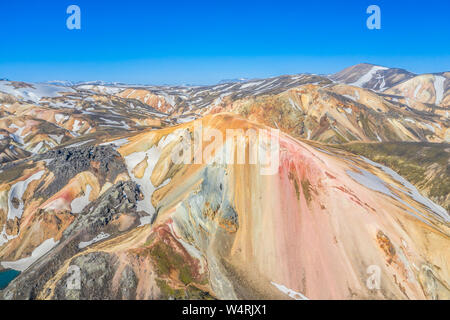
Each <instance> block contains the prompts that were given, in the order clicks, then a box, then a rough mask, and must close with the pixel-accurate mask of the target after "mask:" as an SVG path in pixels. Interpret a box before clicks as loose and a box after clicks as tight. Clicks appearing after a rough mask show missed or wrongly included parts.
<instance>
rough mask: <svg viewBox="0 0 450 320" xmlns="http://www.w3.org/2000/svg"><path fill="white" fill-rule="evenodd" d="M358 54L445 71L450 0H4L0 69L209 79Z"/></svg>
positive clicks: (305, 67) (319, 64) (352, 60)
mask: <svg viewBox="0 0 450 320" xmlns="http://www.w3.org/2000/svg"><path fill="white" fill-rule="evenodd" d="M71 4H76V5H78V6H79V7H80V8H81V30H68V29H67V27H66V19H67V17H68V16H69V15H68V14H67V13H66V9H67V7H68V6H69V5H71ZM371 4H377V5H378V6H380V8H381V30H369V29H367V27H366V20H367V17H368V16H369V15H368V14H366V8H367V7H368V6H369V5H371ZM360 62H370V63H374V64H381V65H385V66H388V67H400V68H405V69H408V70H410V71H412V72H416V73H426V72H439V71H449V70H450V1H448V0H426V1H424V0H421V1H415V0H395V1H392V0H390V1H385V0H369V1H366V0H359V1H353V0H335V1H324V0H322V1H314V0H308V1H302V0H295V1H286V0H272V1H264V0H258V1H253V0H252V1H249V0H248V1H245V0H241V1H235V0H207V1H196V0H190V1H167V0H159V1H152V0H147V1H144V0H140V1H138V0H123V1H113V0H109V1H93V0H89V1H88V0H70V1H65V0H57V1H42V0H41V1H32V0H29V1H25V0H2V1H0V78H2V77H6V78H9V79H12V80H24V81H48V80H56V79H58V80H74V81H80V80H106V81H121V82H127V83H148V84H150V83H152V84H164V83H169V84H182V83H190V84H209V83H215V82H217V81H219V80H221V79H230V78H237V77H246V78H258V77H269V76H275V75H280V74H294V73H302V72H310V73H317V74H321V73H334V72H336V71H339V70H341V69H343V68H345V67H347V66H350V65H353V64H357V63H360Z"/></svg>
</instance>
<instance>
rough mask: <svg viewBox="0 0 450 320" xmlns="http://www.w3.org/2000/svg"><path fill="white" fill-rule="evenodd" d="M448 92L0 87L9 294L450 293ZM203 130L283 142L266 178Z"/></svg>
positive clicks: (361, 82) (309, 78)
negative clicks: (11, 274)
mask: <svg viewBox="0 0 450 320" xmlns="http://www.w3.org/2000/svg"><path fill="white" fill-rule="evenodd" d="M382 77H383V78H382ZM439 77H443V78H445V79H444V81H442V79H441V78H439ZM375 80H377V81H378V82H376V81H375ZM383 80H384V81H383ZM380 81H381V82H380ZM448 82H449V81H448V73H442V74H440V75H419V76H416V75H413V74H411V73H409V72H407V71H404V70H401V69H387V68H384V67H378V66H372V65H358V66H354V67H351V68H349V69H346V70H344V71H342V72H340V73H338V74H336V75H333V76H330V77H325V76H316V75H295V76H281V77H276V78H270V79H260V80H249V81H246V82H229V83H228V82H227V83H221V84H218V85H215V86H207V87H182V86H179V87H156V86H126V85H117V84H116V85H107V84H103V83H102V84H78V85H66V86H57V85H54V84H29V83H23V82H11V81H1V82H0V92H2V93H0V95H1V96H0V115H1V118H0V130H1V131H0V134H1V136H0V137H1V144H0V152H1V153H0V161H1V163H2V165H1V166H0V271H1V270H6V269H14V270H18V271H21V273H20V275H19V276H17V277H16V278H15V279H14V280H13V281H11V282H10V283H9V285H8V287H6V288H5V289H4V290H2V291H0V298H3V299H169V298H176V299H236V298H237V299H450V265H449V261H450V250H449V247H450V216H449V214H448V211H447V208H448V205H449V197H448V193H449V192H446V191H445V190H447V189H446V188H447V187H446V186H445V185H446V184H447V186H448V183H447V182H448V177H449V173H448V170H449V169H448V168H449V163H450V161H449V157H450V145H449V144H448V141H449V138H450V135H449V129H448V128H449V120H448V109H449V104H448V101H447V100H448V97H449V90H448ZM441 83H442V86H441ZM381 84H383V85H381ZM419 86H420V87H419ZM418 87H419V89H417V88H418ZM441 88H442V89H443V90H441ZM411 90H414V91H417V92H413V93H412V95H411ZM200 126H201V128H202V129H203V130H204V132H205V130H206V132H208V130H210V131H211V132H215V133H216V134H218V136H223V137H226V135H227V131H229V130H232V129H233V130H235V132H236V131H237V132H239V131H238V130H241V132H243V133H245V132H249V131H251V130H253V131H254V132H260V131H264V132H269V133H270V135H271V136H272V137H273V136H277V137H278V138H277V141H278V147H277V148H275V152H276V155H277V157H276V158H277V161H275V162H273V163H271V165H273V170H272V172H271V173H270V174H262V172H264V170H265V165H264V164H262V163H259V162H256V163H254V162H251V161H249V159H250V154H251V152H252V150H254V148H255V144H254V141H253V140H251V136H250V135H246V136H242V137H243V139H241V140H240V141H241V143H242V144H240V145H239V144H238V143H236V144H234V145H232V147H231V149H229V148H228V145H227V144H226V142H225V140H221V139H217V136H216V138H215V139H214V140H213V139H207V138H205V137H203V140H202V143H201V144H200V147H198V145H197V147H198V148H197V149H196V150H197V152H198V153H196V152H190V151H192V149H191V147H188V148H187V149H186V143H188V145H189V146H192V145H195V144H196V141H197V142H198V140H197V138H198V137H197V131H196V130H197V129H196V128H198V127H200ZM273 129H279V130H280V131H279V134H277V135H275V133H276V132H277V131H274V130H273ZM239 146H240V147H241V149H239V150H238V147H239ZM371 146H372V147H371ZM242 148H243V150H245V152H246V158H245V159H246V160H247V161H244V162H243V163H242V164H238V163H237V161H233V162H231V163H230V162H224V161H221V160H223V159H224V158H226V157H227V156H229V154H233V153H234V154H235V157H236V159H235V160H237V158H238V157H239V152H240V151H242ZM389 148H394V149H395V152H392V153H389V152H388V150H390V149H389ZM257 149H258V153H262V154H266V153H271V154H272V152H273V150H274V149H273V146H268V145H266V146H265V147H261V146H259V145H258V147H257ZM180 151H181V154H183V156H184V159H185V161H183V162H174V158H173V155H174V154H180ZM199 154H200V155H201V156H200V161H198V160H199V159H198V158H197V156H198V155H199ZM207 155H209V157H208V156H207ZM233 159H234V158H233ZM420 163H423V165H420ZM405 168H406V169H405ZM419 169H422V170H423V171H420V170H419ZM405 170H406V171H405ZM411 170H412V171H413V172H414V173H415V174H414V175H412V174H410V171H411ZM415 170H417V171H415ZM399 173H400V174H399ZM420 177H423V179H421V178H420ZM408 180H410V181H408ZM424 195H427V197H425V196H424ZM430 198H431V199H433V201H434V202H433V201H432V200H430Z"/></svg>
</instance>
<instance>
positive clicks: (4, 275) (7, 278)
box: [0, 270, 20, 290]
mask: <svg viewBox="0 0 450 320" xmlns="http://www.w3.org/2000/svg"><path fill="white" fill-rule="evenodd" d="M19 273H20V272H19V271H16V270H6V271H0V290H2V289H5V288H6V287H7V286H8V284H9V283H10V282H11V281H13V279H14V278H15V277H17V276H18V275H19Z"/></svg>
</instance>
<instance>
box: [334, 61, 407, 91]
mask: <svg viewBox="0 0 450 320" xmlns="http://www.w3.org/2000/svg"><path fill="white" fill-rule="evenodd" d="M414 76H415V74H414V73H411V72H409V71H407V70H404V69H399V68H386V67H382V66H377V65H373V64H368V63H361V64H357V65H354V66H351V67H348V68H346V69H344V70H342V71H340V72H338V73H335V74H333V75H331V76H330V79H332V80H334V81H336V82H340V83H345V84H349V85H353V86H357V87H361V88H366V89H372V90H376V91H384V90H386V89H389V88H391V87H393V86H395V85H397V84H399V83H400V82H402V81H405V80H408V79H411V78H413V77H414Z"/></svg>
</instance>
